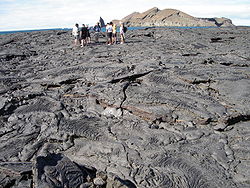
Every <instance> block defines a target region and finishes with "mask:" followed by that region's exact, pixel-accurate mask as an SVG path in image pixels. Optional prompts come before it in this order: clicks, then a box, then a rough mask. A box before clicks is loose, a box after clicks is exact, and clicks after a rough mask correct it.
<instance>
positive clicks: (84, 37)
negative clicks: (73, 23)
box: [80, 24, 88, 47]
mask: <svg viewBox="0 0 250 188" xmlns="http://www.w3.org/2000/svg"><path fill="white" fill-rule="evenodd" d="M87 37H88V28H87V27H85V24H82V27H81V29H80V38H81V47H83V46H85V45H86V44H87Z"/></svg>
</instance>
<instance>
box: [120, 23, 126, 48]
mask: <svg viewBox="0 0 250 188" xmlns="http://www.w3.org/2000/svg"><path fill="white" fill-rule="evenodd" d="M120 36H121V44H123V43H124V42H125V32H124V24H123V23H122V22H120Z"/></svg>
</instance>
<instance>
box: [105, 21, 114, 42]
mask: <svg viewBox="0 0 250 188" xmlns="http://www.w3.org/2000/svg"><path fill="white" fill-rule="evenodd" d="M112 24H113V23H112V22H110V23H107V26H106V32H107V38H108V41H107V44H108V45H111V44H112V31H113V28H112Z"/></svg>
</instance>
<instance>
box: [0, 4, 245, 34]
mask: <svg viewBox="0 0 250 188" xmlns="http://www.w3.org/2000/svg"><path fill="white" fill-rule="evenodd" d="M153 7H157V8H159V9H160V10H162V9H166V8H171V9H177V10H180V11H183V12H185V13H187V14H189V15H191V16H194V17H201V18H210V17H211V18H212V17H226V18H229V19H231V20H232V21H233V24H235V25H247V26H250V0H0V31H11V30H25V29H47V28H72V27H73V26H74V24H75V23H79V24H82V23H84V24H89V25H90V26H91V25H94V24H95V23H96V22H97V21H99V18H100V16H101V17H102V18H103V19H104V21H105V22H110V21H111V20H113V19H122V18H123V17H125V16H127V15H129V14H131V13H132V12H144V11H146V10H148V9H150V8H153Z"/></svg>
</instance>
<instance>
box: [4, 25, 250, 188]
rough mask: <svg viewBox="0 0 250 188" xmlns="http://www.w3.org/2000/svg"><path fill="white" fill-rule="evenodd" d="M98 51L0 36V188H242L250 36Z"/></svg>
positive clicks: (147, 37)
mask: <svg viewBox="0 0 250 188" xmlns="http://www.w3.org/2000/svg"><path fill="white" fill-rule="evenodd" d="M105 40H106V39H105V38H104V37H102V38H101V39H100V43H98V44H95V43H92V44H90V45H88V46H85V47H83V48H80V47H74V46H73V38H72V36H71V31H36V32H30V33H15V34H6V35H0V44H1V45H0V63H1V69H0V187H9V188H15V187H23V188H24V187H25V188H31V187H36V188H47V187H55V188H60V187H61V188H78V187H79V188H83V187H103V188H122V187H124V188H125V187H129V188H133V187H138V188H143V187H145V188H154V187H155V188H156V187H157V188H159V187H173V188H174V187H178V188H188V187H190V188H191V187H192V188H195V187H196V188H202V187H203V188H205V187H206V188H214V187H220V188H228V187H231V188H233V187H241V188H244V187H245V188H246V187H249V186H250V178H249V177H250V123H249V122H250V97H249V96H250V67H249V65H250V56H249V52H250V45H249V44H250V28H247V27H246V28H244V27H232V28H200V29H198V28H196V29H195V28H194V29H178V28H146V29H141V30H134V31H128V32H127V33H126V43H125V44H117V45H112V46H108V45H106V44H105Z"/></svg>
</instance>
